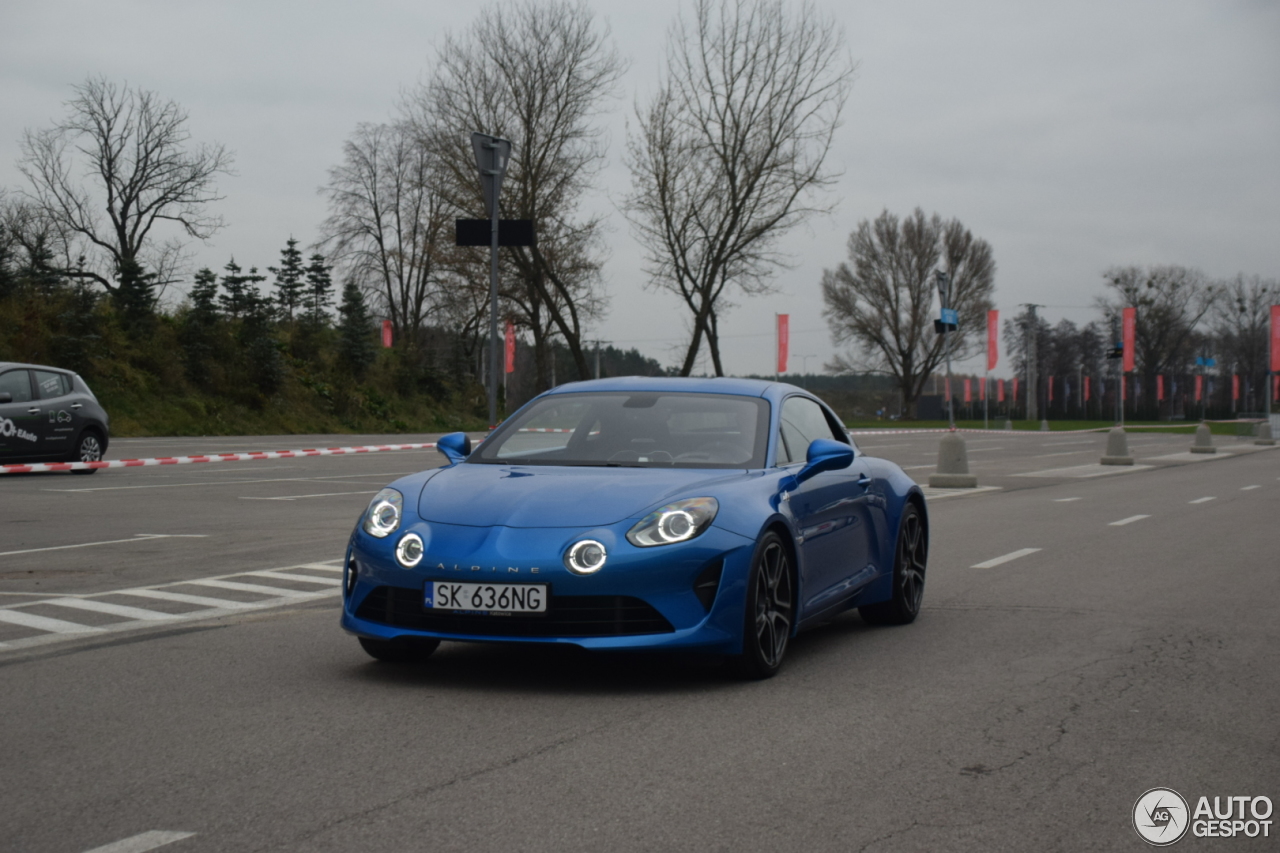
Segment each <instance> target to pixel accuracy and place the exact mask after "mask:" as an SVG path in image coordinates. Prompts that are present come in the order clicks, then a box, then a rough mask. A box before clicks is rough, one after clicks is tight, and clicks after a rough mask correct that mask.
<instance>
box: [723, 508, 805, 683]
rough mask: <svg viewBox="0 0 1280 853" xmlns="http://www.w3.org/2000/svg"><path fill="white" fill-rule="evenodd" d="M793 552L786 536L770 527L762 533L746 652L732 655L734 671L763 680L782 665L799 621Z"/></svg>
mask: <svg viewBox="0 0 1280 853" xmlns="http://www.w3.org/2000/svg"><path fill="white" fill-rule="evenodd" d="M793 590H794V584H793V580H792V573H791V552H790V551H789V550H788V549H787V545H786V543H785V542H783V541H782V537H781V536H779V535H778V534H777V533H774V532H773V531H772V530H770V531H769V532H768V533H766V534H765V535H764V536H762V537H760V543H759V544H758V545H757V546H756V553H755V556H754V557H753V558H752V561H751V574H750V575H749V576H748V578H747V601H746V606H745V607H744V608H743V609H744V610H745V613H743V625H742V654H740V655H738V656H737V657H735V658H731V659H730V666H731V667H732V669H733V671H734V674H735V675H737V676H739V677H740V678H748V679H752V680H759V679H762V678H772V677H773V676H774V675H775V674H776V673H777V672H778V670H779V669H781V668H782V659H783V657H784V656H785V655H786V653H787V645H788V644H789V643H790V641H791V629H792V626H793V625H794V624H795V594H794V591H793Z"/></svg>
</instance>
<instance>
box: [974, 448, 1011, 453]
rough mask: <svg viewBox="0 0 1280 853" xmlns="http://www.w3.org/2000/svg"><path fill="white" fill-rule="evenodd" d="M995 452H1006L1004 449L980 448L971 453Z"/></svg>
mask: <svg viewBox="0 0 1280 853" xmlns="http://www.w3.org/2000/svg"><path fill="white" fill-rule="evenodd" d="M993 450H1004V448H1003V447H979V448H977V449H975V450H970V451H969V452H970V453H989V452H991V451H993Z"/></svg>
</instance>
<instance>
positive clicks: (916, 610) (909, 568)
mask: <svg viewBox="0 0 1280 853" xmlns="http://www.w3.org/2000/svg"><path fill="white" fill-rule="evenodd" d="M928 561H929V539H928V536H926V535H925V531H924V519H923V518H921V516H920V510H918V509H916V505H915V504H913V503H908V504H907V505H906V507H905V508H904V509H903V510H902V523H901V524H900V525H899V526H898V544H897V547H896V548H894V551H893V597H892V598H890V599H889V600H888V601H882V602H880V603H878V604H868V605H865V606H863V607H859V608H858V614H859V615H860V616H862V621H864V622H869V623H870V624H872V625H907V624H909V623H911V622H914V621H915V619H916V617H917V616H918V615H920V602H921V601H923V600H924V575H925V565H926V564H927V563H928Z"/></svg>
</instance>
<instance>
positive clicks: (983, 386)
mask: <svg viewBox="0 0 1280 853" xmlns="http://www.w3.org/2000/svg"><path fill="white" fill-rule="evenodd" d="M978 399H979V400H985V399H987V377H985V376H984V377H982V381H981V382H979V383H978Z"/></svg>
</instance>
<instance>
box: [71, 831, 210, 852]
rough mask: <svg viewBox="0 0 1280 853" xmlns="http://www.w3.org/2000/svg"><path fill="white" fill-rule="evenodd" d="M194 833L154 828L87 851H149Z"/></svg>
mask: <svg viewBox="0 0 1280 853" xmlns="http://www.w3.org/2000/svg"><path fill="white" fill-rule="evenodd" d="M193 835H195V833H194V832H166V831H164V830H160V829H153V830H151V831H150V832H142V833H139V834H137V835H134V836H131V837H129V838H122V839H121V840H119V841H113V842H111V843H110V844H104V845H102V846H101V847H95V848H93V849H92V850H86V851H85V853H147V851H148V850H155V849H156V848H157V847H163V846H165V845H166V844H172V843H173V842H175V841H181V840H182V839H184V838H191V837H192V836H193Z"/></svg>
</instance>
